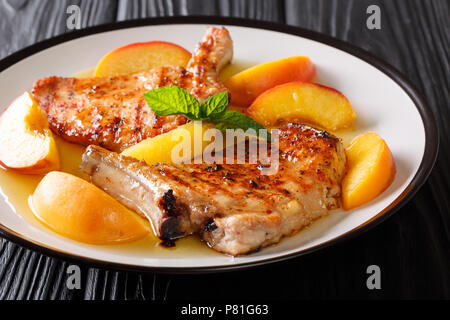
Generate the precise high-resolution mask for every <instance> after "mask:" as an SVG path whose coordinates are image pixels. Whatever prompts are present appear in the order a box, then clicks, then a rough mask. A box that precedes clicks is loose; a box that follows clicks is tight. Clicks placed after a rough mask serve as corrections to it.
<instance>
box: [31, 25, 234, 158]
mask: <svg viewBox="0 0 450 320" xmlns="http://www.w3.org/2000/svg"><path fill="white" fill-rule="evenodd" d="M232 55H233V44H232V40H231V38H230V35H229V33H228V31H227V30H226V29H225V28H222V29H218V28H209V29H208V30H207V32H206V35H205V36H204V37H203V39H202V41H201V42H200V43H199V44H198V46H197V48H196V50H195V52H194V55H193V56H192V58H191V60H190V61H189V64H188V66H187V68H186V69H185V68H182V67H161V68H156V69H152V70H149V71H146V72H141V73H137V74H133V75H123V76H116V77H104V78H90V79H76V78H61V77H49V78H44V79H40V80H38V81H37V82H36V83H35V85H34V89H33V94H34V97H35V99H36V100H37V102H38V103H39V105H40V107H41V108H42V109H43V110H44V111H45V113H46V115H47V118H48V121H49V124H50V128H51V129H52V131H53V132H55V133H56V134H58V135H59V136H61V137H63V138H64V139H66V140H68V141H71V142H75V143H79V144H82V145H90V144H95V145H99V146H103V147H105V148H107V149H109V150H114V151H121V150H123V149H124V148H126V147H128V146H131V145H134V144H136V143H138V142H140V141H141V140H143V139H146V138H149V137H154V136H156V135H159V134H161V133H163V132H167V131H170V130H172V129H174V128H176V127H177V126H179V125H181V124H184V123H186V121H187V119H186V118H185V117H184V116H178V115H174V116H165V117H159V116H156V115H155V114H154V113H153V112H152V111H151V109H150V108H149V107H148V106H147V104H146V102H145V100H144V96H143V94H144V92H146V91H148V90H150V89H154V88H159V87H162V86H169V85H176V86H178V87H181V88H184V89H186V90H188V91H189V92H190V93H191V94H192V95H194V96H195V97H196V98H197V99H199V100H200V101H204V100H206V99H207V98H208V97H209V96H211V95H214V94H216V93H218V92H221V91H226V90H227V89H226V88H225V86H224V85H223V84H222V83H221V82H220V81H219V78H218V72H219V70H220V69H221V68H222V67H223V66H224V65H226V64H228V63H229V62H230V60H231V58H232Z"/></svg>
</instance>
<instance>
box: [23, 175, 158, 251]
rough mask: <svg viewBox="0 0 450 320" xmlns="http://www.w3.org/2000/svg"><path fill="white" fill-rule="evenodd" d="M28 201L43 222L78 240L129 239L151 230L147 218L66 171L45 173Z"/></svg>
mask: <svg viewBox="0 0 450 320" xmlns="http://www.w3.org/2000/svg"><path fill="white" fill-rule="evenodd" d="M31 204H32V209H33V212H34V214H35V215H36V217H37V218H38V219H39V220H40V221H41V222H42V223H43V224H44V225H46V226H47V227H49V228H50V229H52V230H54V231H55V232H57V233H59V234H61V235H64V236H66V237H68V238H71V239H73V240H77V241H80V242H86V243H91V244H114V243H121V242H130V241H133V240H138V239H140V238H143V237H145V236H146V235H147V234H148V233H149V231H150V230H151V229H150V225H149V223H148V222H147V221H145V220H144V219H142V218H141V217H139V216H138V215H137V214H136V213H134V212H132V211H130V210H128V209H127V208H125V207H124V206H123V205H122V204H120V203H119V202H118V201H117V200H115V199H114V198H112V197H111V196H110V195H108V194H107V193H105V192H104V191H103V190H101V189H99V188H97V187H96V186H94V185H93V184H90V183H89V182H87V181H85V180H83V179H81V178H78V177H76V176H74V175H71V174H68V173H63V172H58V171H53V172H50V173H48V174H47V175H46V176H45V177H44V178H43V179H42V180H41V182H40V183H39V185H38V186H37V188H36V190H35V191H34V193H33V196H32V198H31Z"/></svg>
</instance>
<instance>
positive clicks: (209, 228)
mask: <svg viewBox="0 0 450 320" xmlns="http://www.w3.org/2000/svg"><path fill="white" fill-rule="evenodd" d="M216 229H217V226H216V224H215V223H214V219H212V218H211V219H208V220H207V221H206V222H205V224H204V225H203V230H204V231H205V232H211V231H214V230H216Z"/></svg>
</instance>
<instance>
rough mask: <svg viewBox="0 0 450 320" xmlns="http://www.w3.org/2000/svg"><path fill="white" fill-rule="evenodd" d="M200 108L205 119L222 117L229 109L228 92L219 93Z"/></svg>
mask: <svg viewBox="0 0 450 320" xmlns="http://www.w3.org/2000/svg"><path fill="white" fill-rule="evenodd" d="M200 108H201V113H202V115H204V117H205V118H214V117H220V116H221V115H222V114H223V113H224V112H225V111H226V110H227V108H228V92H226V91H224V92H219V93H217V94H215V95H213V96H211V97H209V98H208V99H206V101H205V102H203V103H202V105H201V107H200Z"/></svg>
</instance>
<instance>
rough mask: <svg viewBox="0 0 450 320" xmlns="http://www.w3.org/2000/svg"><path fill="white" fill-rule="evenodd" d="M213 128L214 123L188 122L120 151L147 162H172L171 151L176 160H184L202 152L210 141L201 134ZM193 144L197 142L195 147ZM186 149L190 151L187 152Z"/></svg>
mask: <svg viewBox="0 0 450 320" xmlns="http://www.w3.org/2000/svg"><path fill="white" fill-rule="evenodd" d="M214 128H215V126H214V124H212V123H209V122H201V121H193V122H189V123H187V124H184V125H182V126H179V127H178V128H176V129H174V130H172V131H169V132H166V133H163V134H160V135H158V136H156V137H153V138H148V139H145V140H143V141H141V142H139V143H138V144H135V145H134V146H131V147H129V148H127V149H125V150H124V151H122V155H124V156H129V157H133V158H136V159H138V160H144V161H145V162H146V163H147V164H155V163H157V162H160V163H172V162H174V161H173V160H174V159H172V158H173V156H172V152H175V157H176V158H177V160H178V161H179V162H182V161H183V162H184V161H186V160H190V159H193V158H194V157H195V156H199V155H201V154H202V152H203V150H204V149H205V147H206V146H207V145H208V144H209V143H210V142H207V141H203V135H204V133H205V132H206V130H208V129H214ZM185 143H187V145H185ZM194 144H197V147H195V145H194ZM180 147H181V148H184V150H183V151H185V150H186V154H184V153H183V152H181V151H182V150H179V148H180ZM188 149H189V150H190V152H188V151H189V150H188ZM177 151H180V152H177ZM178 161H175V162H178Z"/></svg>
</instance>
